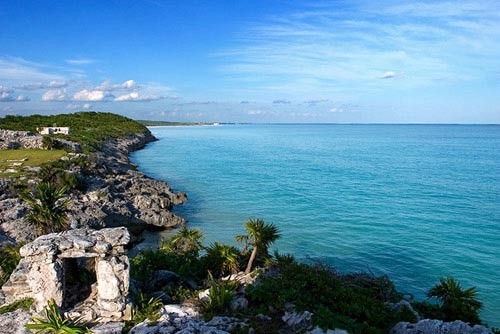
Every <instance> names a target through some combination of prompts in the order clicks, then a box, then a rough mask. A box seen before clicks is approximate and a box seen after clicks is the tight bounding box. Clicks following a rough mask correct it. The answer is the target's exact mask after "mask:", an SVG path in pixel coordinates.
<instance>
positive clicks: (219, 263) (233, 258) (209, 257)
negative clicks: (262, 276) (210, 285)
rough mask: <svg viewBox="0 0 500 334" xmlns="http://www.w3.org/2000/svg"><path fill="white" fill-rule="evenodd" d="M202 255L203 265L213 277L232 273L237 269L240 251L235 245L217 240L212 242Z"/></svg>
mask: <svg viewBox="0 0 500 334" xmlns="http://www.w3.org/2000/svg"><path fill="white" fill-rule="evenodd" d="M206 251H207V253H206V254H205V256H204V257H203V259H202V260H203V261H204V265H205V266H206V268H208V270H210V272H211V273H212V274H213V275H215V277H220V276H224V275H229V274H234V273H236V272H238V271H239V268H240V267H239V263H238V259H239V256H240V252H239V250H238V249H237V248H236V247H233V246H228V245H224V244H222V243H219V242H214V243H212V244H211V245H210V246H209V247H207V249H206Z"/></svg>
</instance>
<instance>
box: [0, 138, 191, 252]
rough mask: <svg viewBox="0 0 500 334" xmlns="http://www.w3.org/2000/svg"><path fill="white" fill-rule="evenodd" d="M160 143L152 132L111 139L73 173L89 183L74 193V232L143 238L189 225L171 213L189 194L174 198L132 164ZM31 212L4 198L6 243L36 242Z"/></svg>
mask: <svg viewBox="0 0 500 334" xmlns="http://www.w3.org/2000/svg"><path fill="white" fill-rule="evenodd" d="M156 140H157V139H156V138H155V137H154V136H153V135H152V134H151V132H149V130H147V132H145V133H136V134H135V135H132V136H128V137H123V138H119V139H112V140H109V141H108V142H107V143H106V144H105V145H104V146H103V148H102V149H101V150H99V151H96V152H93V153H91V154H89V155H88V157H87V158H88V160H89V161H90V165H89V166H88V168H87V170H86V171H84V170H82V169H81V168H78V167H75V168H73V169H72V170H70V171H68V172H72V173H75V174H78V175H79V176H80V177H82V178H83V180H84V182H85V184H86V189H85V191H82V192H75V193H72V194H70V200H71V206H70V208H69V213H68V227H69V228H70V229H74V228H94V229H99V228H103V227H117V226H125V227H127V228H128V229H129V230H130V231H131V233H132V234H133V235H134V236H138V235H139V234H140V233H141V232H142V231H144V230H146V229H148V230H161V229H168V228H173V227H176V226H180V225H183V224H184V223H185V222H186V221H185V219H183V218H181V217H178V216H176V215H175V214H173V213H172V212H171V210H172V208H173V206H174V205H181V204H183V203H185V202H186V200H187V197H186V194H184V193H182V192H177V193H174V192H173V191H172V189H171V188H170V186H169V185H168V184H167V183H165V182H161V181H158V180H155V179H153V178H150V177H149V176H147V175H145V174H144V173H142V172H140V171H138V170H137V167H136V166H135V165H134V164H133V163H132V162H131V161H130V158H129V155H130V153H132V152H134V151H136V150H140V149H142V148H144V147H145V146H146V145H147V144H148V143H150V142H153V141H156ZM27 210H28V207H27V205H26V203H25V202H24V201H22V200H21V199H20V198H19V197H18V196H14V195H12V194H8V193H7V192H5V193H4V194H2V195H1V197H0V212H2V219H1V220H0V227H1V229H0V237H1V238H2V239H6V242H11V243H12V241H13V240H15V241H16V242H17V243H25V242H27V241H31V240H32V239H33V238H34V233H33V232H34V231H33V229H32V228H31V227H30V226H29V225H28V224H27V223H26V222H24V219H23V217H24V215H25V214H26V212H27ZM136 239H137V238H136ZM136 239H133V240H134V241H135V240H136Z"/></svg>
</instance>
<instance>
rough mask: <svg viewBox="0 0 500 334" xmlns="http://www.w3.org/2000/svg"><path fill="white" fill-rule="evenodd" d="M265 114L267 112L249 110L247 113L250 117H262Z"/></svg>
mask: <svg viewBox="0 0 500 334" xmlns="http://www.w3.org/2000/svg"><path fill="white" fill-rule="evenodd" d="M264 113H265V111H263V110H249V111H247V114H248V115H262V114H264Z"/></svg>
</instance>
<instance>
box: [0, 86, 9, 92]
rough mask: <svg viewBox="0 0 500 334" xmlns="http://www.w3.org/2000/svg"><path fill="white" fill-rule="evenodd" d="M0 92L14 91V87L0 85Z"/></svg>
mask: <svg viewBox="0 0 500 334" xmlns="http://www.w3.org/2000/svg"><path fill="white" fill-rule="evenodd" d="M0 93H12V89H10V88H7V87H4V86H1V85H0Z"/></svg>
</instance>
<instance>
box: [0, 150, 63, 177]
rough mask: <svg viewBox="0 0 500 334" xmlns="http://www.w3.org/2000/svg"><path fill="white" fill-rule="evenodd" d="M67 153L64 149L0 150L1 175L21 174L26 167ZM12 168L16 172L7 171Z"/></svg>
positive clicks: (55, 158)
mask: <svg viewBox="0 0 500 334" xmlns="http://www.w3.org/2000/svg"><path fill="white" fill-rule="evenodd" d="M66 155H67V153H66V152H65V151H63V150H28V149H19V150H0V177H7V176H14V177H15V176H21V175H23V174H25V169H24V168H25V167H38V166H41V165H43V164H45V163H47V162H50V161H55V160H58V159H60V158H62V157H63V156H66ZM10 169H12V170H15V172H6V171H7V170H10Z"/></svg>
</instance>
